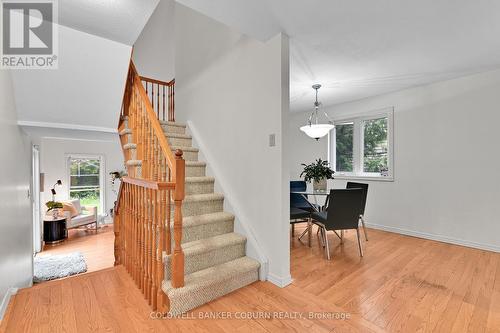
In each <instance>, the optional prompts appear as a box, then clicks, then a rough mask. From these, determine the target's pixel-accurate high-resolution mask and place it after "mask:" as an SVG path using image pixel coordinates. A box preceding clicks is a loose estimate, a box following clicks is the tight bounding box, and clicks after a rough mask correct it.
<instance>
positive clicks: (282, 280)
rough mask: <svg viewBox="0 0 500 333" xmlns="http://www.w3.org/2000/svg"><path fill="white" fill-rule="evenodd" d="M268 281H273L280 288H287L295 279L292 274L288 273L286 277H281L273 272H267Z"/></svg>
mask: <svg viewBox="0 0 500 333" xmlns="http://www.w3.org/2000/svg"><path fill="white" fill-rule="evenodd" d="M267 281H269V282H271V283H272V284H274V285H277V286H278V287H280V288H285V287H286V286H288V285H289V284H291V283H292V281H293V280H292V276H291V275H288V276H286V277H281V276H277V275H275V274H273V273H269V274H267Z"/></svg>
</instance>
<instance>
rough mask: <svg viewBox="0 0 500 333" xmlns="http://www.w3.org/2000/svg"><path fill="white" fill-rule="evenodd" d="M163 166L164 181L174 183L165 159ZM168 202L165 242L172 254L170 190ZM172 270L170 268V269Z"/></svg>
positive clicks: (166, 204)
mask: <svg viewBox="0 0 500 333" xmlns="http://www.w3.org/2000/svg"><path fill="white" fill-rule="evenodd" d="M162 165H163V179H165V180H167V179H168V181H169V182H170V181H172V179H171V176H170V170H168V165H167V160H166V159H165V158H163V159H162ZM166 198H167V200H166V202H165V210H166V220H167V226H166V228H167V231H166V233H165V235H166V237H165V241H166V245H165V248H166V251H167V254H171V253H172V230H171V228H170V223H171V221H172V200H171V198H172V191H171V190H168V196H167V197H166ZM169 269H170V268H169Z"/></svg>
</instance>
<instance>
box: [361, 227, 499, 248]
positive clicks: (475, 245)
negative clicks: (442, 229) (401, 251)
mask: <svg viewBox="0 0 500 333" xmlns="http://www.w3.org/2000/svg"><path fill="white" fill-rule="evenodd" d="M366 226H367V227H368V228H373V229H378V230H383V231H389V232H394V233H397V234H402V235H407V236H413V237H418V238H424V239H430V240H434V241H438V242H443V243H449V244H454V245H460V246H466V247H471V248H474V249H479V250H486V251H492V252H499V253H500V246H497V245H491V244H482V243H476V242H472V241H468V240H464V239H458V238H453V237H448V236H442V235H436V234H430V233H426V232H420V231H414V230H408V229H403V228H397V227H390V226H385V225H380V224H373V223H366Z"/></svg>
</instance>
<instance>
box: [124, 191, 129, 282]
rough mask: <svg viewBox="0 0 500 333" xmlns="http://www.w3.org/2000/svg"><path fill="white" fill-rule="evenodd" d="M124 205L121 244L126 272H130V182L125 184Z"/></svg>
mask: <svg viewBox="0 0 500 333" xmlns="http://www.w3.org/2000/svg"><path fill="white" fill-rule="evenodd" d="M125 207H126V215H125V223H124V229H125V233H124V234H125V244H123V251H124V255H123V257H124V258H125V267H126V268H127V272H130V258H129V250H128V246H129V244H130V237H129V226H130V184H125Z"/></svg>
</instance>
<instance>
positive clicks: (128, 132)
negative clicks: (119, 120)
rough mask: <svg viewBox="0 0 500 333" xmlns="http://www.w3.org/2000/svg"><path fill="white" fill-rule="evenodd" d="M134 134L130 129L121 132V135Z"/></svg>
mask: <svg viewBox="0 0 500 333" xmlns="http://www.w3.org/2000/svg"><path fill="white" fill-rule="evenodd" d="M125 134H132V130H131V129H130V128H124V129H122V130H121V131H120V135H125Z"/></svg>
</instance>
